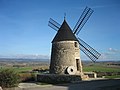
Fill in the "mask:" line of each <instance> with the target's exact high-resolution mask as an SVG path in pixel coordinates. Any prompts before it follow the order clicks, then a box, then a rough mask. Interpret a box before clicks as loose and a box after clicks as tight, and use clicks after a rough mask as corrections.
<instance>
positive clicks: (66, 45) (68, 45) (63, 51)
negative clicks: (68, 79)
mask: <svg viewBox="0 0 120 90" xmlns="http://www.w3.org/2000/svg"><path fill="white" fill-rule="evenodd" d="M77 71H79V72H82V65H81V60H80V49H79V43H78V40H77V38H76V36H75V35H74V34H73V32H72V30H71V29H70V27H69V25H68V24H67V22H66V20H64V22H63V24H62V25H61V27H60V29H59V30H58V33H57V34H56V36H55V37H54V39H53V41H52V52H51V63H50V73H54V74H77Z"/></svg>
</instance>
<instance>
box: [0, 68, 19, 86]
mask: <svg viewBox="0 0 120 90" xmlns="http://www.w3.org/2000/svg"><path fill="white" fill-rule="evenodd" d="M18 83H19V75H18V73H17V72H15V71H14V70H12V69H3V70H0V86H1V87H3V88H4V87H6V88H7V87H14V86H17V85H18Z"/></svg>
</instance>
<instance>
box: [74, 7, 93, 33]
mask: <svg viewBox="0 0 120 90" xmlns="http://www.w3.org/2000/svg"><path fill="white" fill-rule="evenodd" d="M92 13H93V10H92V9H91V8H88V7H86V8H85V9H84V11H83V13H82V15H81V16H80V18H79V20H78V22H77V23H76V25H75V27H74V29H73V33H74V34H76V35H78V34H79V32H80V30H81V29H82V27H83V26H84V25H85V23H86V22H87V20H88V19H89V17H90V16H91V14H92Z"/></svg>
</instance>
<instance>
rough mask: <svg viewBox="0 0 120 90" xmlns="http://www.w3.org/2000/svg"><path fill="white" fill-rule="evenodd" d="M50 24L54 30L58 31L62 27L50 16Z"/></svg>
mask: <svg viewBox="0 0 120 90" xmlns="http://www.w3.org/2000/svg"><path fill="white" fill-rule="evenodd" d="M48 26H50V27H51V28H53V29H54V30H56V31H58V29H59V28H60V26H61V25H60V24H59V23H57V22H56V21H55V20H53V19H52V18H50V20H49V22H48Z"/></svg>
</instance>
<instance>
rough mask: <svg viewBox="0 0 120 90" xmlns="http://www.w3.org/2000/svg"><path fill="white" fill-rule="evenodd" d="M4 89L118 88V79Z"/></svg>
mask: <svg viewBox="0 0 120 90" xmlns="http://www.w3.org/2000/svg"><path fill="white" fill-rule="evenodd" d="M5 90H120V79H107V80H106V79H105V80H90V81H81V82H78V83H70V84H61V85H35V84H34V83H23V84H21V85H19V87H16V88H11V89H5Z"/></svg>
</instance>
